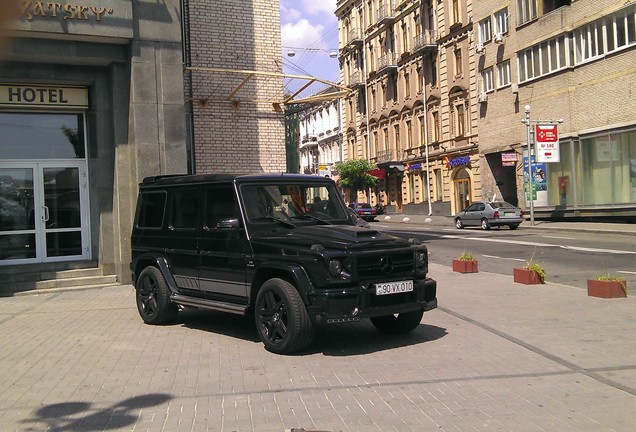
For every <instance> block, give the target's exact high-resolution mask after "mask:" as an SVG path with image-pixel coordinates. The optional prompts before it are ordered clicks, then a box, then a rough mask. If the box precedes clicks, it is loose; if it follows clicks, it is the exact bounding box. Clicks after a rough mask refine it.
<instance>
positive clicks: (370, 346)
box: [174, 308, 447, 356]
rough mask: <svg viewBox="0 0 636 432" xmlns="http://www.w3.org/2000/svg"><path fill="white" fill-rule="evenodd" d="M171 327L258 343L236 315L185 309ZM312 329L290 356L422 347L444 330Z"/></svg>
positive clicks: (364, 325)
mask: <svg viewBox="0 0 636 432" xmlns="http://www.w3.org/2000/svg"><path fill="white" fill-rule="evenodd" d="M174 324H180V325H183V326H184V327H187V328H191V329H197V330H202V331H206V332H210V333H217V334H221V335H224V336H229V337H234V338H238V339H242V340H245V341H249V342H255V343H260V339H259V337H258V333H257V331H256V324H255V323H254V320H253V319H251V318H248V317H244V316H240V315H233V314H228V313H223V312H216V311H207V310H201V309H192V308H186V309H185V310H183V311H181V312H180V313H179V315H178V317H177V319H176V320H175V322H174ZM314 329H315V335H314V340H313V342H312V344H311V345H310V346H309V347H307V348H306V349H305V350H302V351H300V352H297V353H293V354H292V355H294V356H303V355H310V354H319V353H322V354H324V355H326V356H354V355H362V354H369V353H373V352H379V351H386V350H390V349H393V348H398V347H405V346H410V345H417V344H422V343H425V342H430V341H434V340H437V339H440V338H442V337H444V336H446V334H447V331H446V329H444V328H441V327H437V326H433V325H427V324H420V325H419V326H418V327H417V328H416V329H415V330H413V331H412V332H410V333H407V334H402V335H391V334H386V333H382V332H380V331H378V330H377V329H376V328H375V327H374V326H373V325H372V324H371V322H370V321H369V320H362V321H360V322H356V323H347V324H329V325H319V326H315V328H314ZM263 349H264V348H263Z"/></svg>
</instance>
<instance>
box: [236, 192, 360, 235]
mask: <svg viewBox="0 0 636 432" xmlns="http://www.w3.org/2000/svg"><path fill="white" fill-rule="evenodd" d="M240 190H241V197H242V201H243V206H244V208H245V213H246V216H247V220H248V222H251V223H268V222H269V223H272V222H275V223H279V224H281V221H282V222H284V223H285V226H288V227H293V226H294V225H293V224H296V223H298V222H302V221H311V222H312V223H321V224H332V223H348V222H349V220H350V219H349V217H348V215H347V212H346V210H345V207H344V203H343V201H342V197H341V196H340V193H339V192H338V190H337V189H336V188H335V187H334V186H333V184H332V183H326V184H316V183H309V182H308V183H306V184H303V183H275V182H271V183H258V184H244V185H241V189H240Z"/></svg>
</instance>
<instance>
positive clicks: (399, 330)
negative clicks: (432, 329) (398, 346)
mask: <svg viewBox="0 0 636 432" xmlns="http://www.w3.org/2000/svg"><path fill="white" fill-rule="evenodd" d="M423 316H424V311H423V310H419V311H414V312H404V313H401V314H397V315H386V316H381V317H374V318H371V323H372V324H373V325H374V326H375V328H376V329H378V330H380V331H381V332H383V333H389V334H403V333H408V332H410V331H412V330H415V329H416V328H417V326H418V325H420V322H421V321H422V317H423Z"/></svg>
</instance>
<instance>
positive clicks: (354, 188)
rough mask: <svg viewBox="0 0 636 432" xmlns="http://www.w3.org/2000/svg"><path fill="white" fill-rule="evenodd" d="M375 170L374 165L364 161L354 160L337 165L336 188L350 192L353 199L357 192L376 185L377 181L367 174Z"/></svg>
mask: <svg viewBox="0 0 636 432" xmlns="http://www.w3.org/2000/svg"><path fill="white" fill-rule="evenodd" d="M376 168H377V167H376V166H375V164H373V163H371V162H369V161H368V160H366V159H355V160H349V161H347V162H344V163H338V164H336V167H335V169H336V171H337V172H338V175H339V176H340V177H339V179H338V186H340V187H341V188H343V189H348V190H350V191H351V192H352V195H353V196H354V197H355V196H356V195H357V193H358V191H360V190H364V189H366V188H369V187H374V186H376V185H377V184H378V179H377V178H376V177H373V176H372V175H370V174H368V171H371V170H373V169H376Z"/></svg>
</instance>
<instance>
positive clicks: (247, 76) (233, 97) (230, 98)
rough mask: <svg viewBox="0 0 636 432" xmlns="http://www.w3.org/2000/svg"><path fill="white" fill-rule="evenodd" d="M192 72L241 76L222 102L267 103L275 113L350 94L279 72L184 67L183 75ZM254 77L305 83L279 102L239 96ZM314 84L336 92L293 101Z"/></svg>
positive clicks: (344, 89)
mask: <svg viewBox="0 0 636 432" xmlns="http://www.w3.org/2000/svg"><path fill="white" fill-rule="evenodd" d="M192 72H200V73H204V74H226V75H238V76H239V78H240V77H241V76H242V77H243V78H242V80H240V82H238V84H236V85H234V84H232V85H233V86H234V88H233V89H232V91H230V92H229V93H228V94H227V95H222V100H223V101H227V102H231V103H233V104H240V103H241V102H253V103H268V104H271V105H272V108H273V109H274V110H275V111H281V107H282V106H285V105H297V104H306V103H317V102H323V101H329V100H334V99H337V98H340V97H344V96H347V95H348V94H350V93H351V92H352V90H351V89H349V88H347V87H345V86H342V85H340V84H336V83H333V82H330V81H327V80H323V79H320V78H316V77H313V76H305V75H290V74H284V73H279V72H262V71H252V70H239V69H221V68H209V67H194V66H187V67H184V73H192ZM255 77H271V78H283V79H292V80H300V81H306V82H305V83H304V84H303V85H302V86H301V87H300V88H299V89H298V90H296V91H295V92H294V93H293V94H292V95H285V96H283V97H282V98H281V100H259V99H257V98H256V97H249V95H247V96H245V95H240V96H239V93H240V92H241V89H243V87H244V86H245V85H246V84H247V83H249V82H250V80H252V79H253V78H255ZM314 83H320V84H324V85H326V86H330V87H333V88H336V89H338V90H336V91H333V92H321V93H317V94H314V95H312V96H308V97H303V98H298V99H295V98H296V97H297V96H298V95H299V94H301V93H302V92H303V91H304V90H306V89H307V88H309V87H310V86H311V85H312V84H314ZM192 99H193V100H198V101H199V102H200V103H206V102H207V101H208V100H210V97H207V98H194V97H193V98H192Z"/></svg>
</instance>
